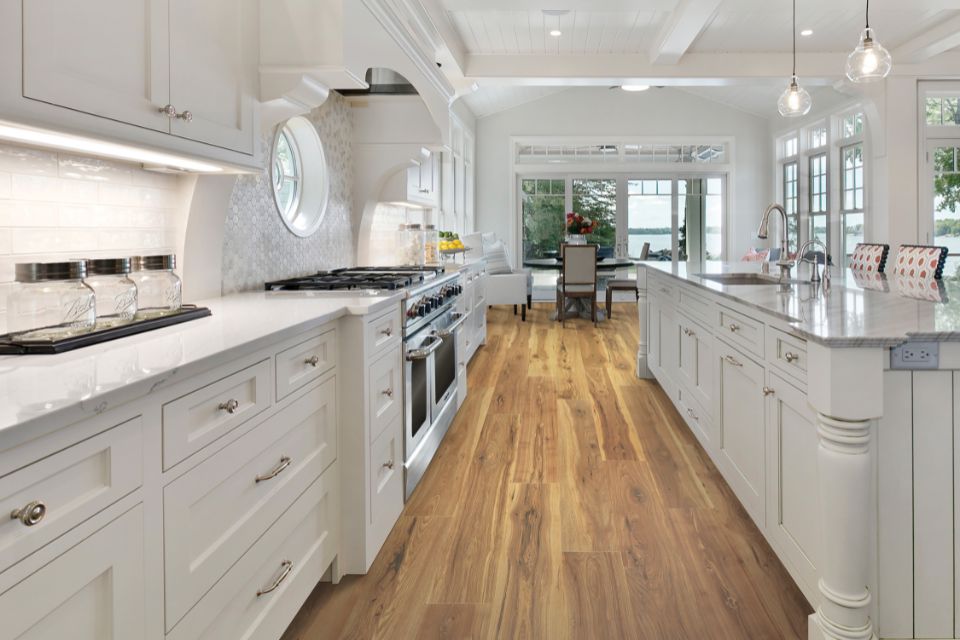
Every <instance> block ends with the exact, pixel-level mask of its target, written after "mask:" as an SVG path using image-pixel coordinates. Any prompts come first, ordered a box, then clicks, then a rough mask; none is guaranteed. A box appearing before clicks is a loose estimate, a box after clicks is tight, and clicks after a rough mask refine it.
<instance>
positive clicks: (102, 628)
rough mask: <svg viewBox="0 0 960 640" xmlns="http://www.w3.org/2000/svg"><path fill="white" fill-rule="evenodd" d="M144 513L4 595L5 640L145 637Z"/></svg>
mask: <svg viewBox="0 0 960 640" xmlns="http://www.w3.org/2000/svg"><path fill="white" fill-rule="evenodd" d="M143 544H144V540H143V508H142V507H139V506H138V507H134V508H133V509H131V510H130V511H128V512H126V513H125V514H124V515H122V516H120V517H119V518H117V519H116V520H113V521H112V522H110V523H109V524H108V525H106V526H105V527H103V528H102V529H100V530H99V531H97V532H96V533H94V534H92V535H90V536H89V537H88V538H86V539H85V540H83V541H82V542H80V543H79V544H77V545H76V546H74V547H72V548H70V549H68V550H67V551H65V552H64V553H63V554H62V555H60V556H58V557H57V558H55V559H54V560H53V561H51V562H50V563H49V564H47V565H45V566H44V567H42V568H41V569H39V570H38V571H35V572H33V573H32V574H30V576H29V577H27V578H26V579H25V580H23V581H22V582H19V583H17V584H16V585H15V586H13V587H12V588H10V589H8V590H7V591H6V592H4V593H2V594H0V619H2V620H3V637H4V638H17V640H49V639H50V638H70V640H103V639H104V638H117V639H120V638H123V640H136V639H137V638H144V637H145V628H144V597H143V594H144V548H143Z"/></svg>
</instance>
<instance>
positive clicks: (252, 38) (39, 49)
mask: <svg viewBox="0 0 960 640" xmlns="http://www.w3.org/2000/svg"><path fill="white" fill-rule="evenodd" d="M18 13H19V15H18ZM257 18H258V5H257V2H256V0H205V1H204V2H192V1H190V0H88V1H87V2H81V3H78V2H74V1H73V0H30V1H29V2H23V3H20V2H16V3H5V5H4V7H3V8H2V9H0V23H3V26H2V27H0V38H4V39H5V38H14V40H13V43H11V42H10V41H9V40H6V42H5V43H4V44H0V47H2V52H0V55H3V56H4V57H5V58H6V59H5V61H4V62H3V63H0V67H2V68H0V72H2V73H3V74H4V76H5V77H9V78H14V77H20V78H21V79H22V85H21V86H14V83H8V84H7V86H6V87H4V88H3V89H2V95H0V119H6V120H14V121H20V122H23V123H25V124H33V125H40V126H44V127H49V128H54V129H59V130H65V131H70V132H76V133H82V134H85V135H102V136H103V137H106V138H109V139H114V140H119V141H123V142H130V143H134V144H145V145H147V146H153V147H159V148H163V149H167V150H171V151H176V152H178V153H186V154H190V155H196V156H203V157H208V158H214V159H218V160H223V161H226V162H232V163H235V164H243V165H253V164H256V158H254V157H252V156H255V155H257V154H256V151H257V150H256V146H257V145H256V141H257V136H258V131H257V129H258V125H257V122H256V112H257V104H256V96H257V65H258V59H257V57H258V55H259V50H258V46H257V42H258V27H257ZM17 27H19V29H17ZM16 31H19V33H16ZM18 41H19V43H20V46H19V47H18V46H16V44H17V42H18ZM11 56H12V57H14V58H16V59H15V60H10V57H11ZM20 56H22V59H19V58H20ZM17 63H19V64H17ZM197 143H199V144H197Z"/></svg>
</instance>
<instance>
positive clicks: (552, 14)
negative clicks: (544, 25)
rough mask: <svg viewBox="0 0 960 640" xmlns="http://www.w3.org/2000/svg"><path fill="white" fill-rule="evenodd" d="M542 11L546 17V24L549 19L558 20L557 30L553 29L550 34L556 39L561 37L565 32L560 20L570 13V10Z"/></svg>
mask: <svg viewBox="0 0 960 640" xmlns="http://www.w3.org/2000/svg"><path fill="white" fill-rule="evenodd" d="M542 11H543V15H544V22H546V19H547V18H556V19H557V27H556V28H555V29H551V30H550V31H549V32H548V33H549V34H550V35H551V36H553V37H554V38H559V37H560V36H562V35H563V31H562V30H561V29H560V18H561V17H563V16H565V15H567V14H568V13H570V10H569V9H543V10H542Z"/></svg>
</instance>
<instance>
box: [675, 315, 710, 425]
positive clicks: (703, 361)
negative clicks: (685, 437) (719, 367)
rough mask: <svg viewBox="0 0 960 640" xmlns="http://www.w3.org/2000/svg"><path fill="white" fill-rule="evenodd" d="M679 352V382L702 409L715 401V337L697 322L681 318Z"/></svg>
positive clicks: (679, 319)
mask: <svg viewBox="0 0 960 640" xmlns="http://www.w3.org/2000/svg"><path fill="white" fill-rule="evenodd" d="M677 320H678V325H677V326H678V328H679V331H680V335H679V337H678V342H679V353H678V354H677V361H678V366H677V369H678V375H677V378H678V379H677V382H679V383H680V384H681V385H683V386H684V387H685V388H686V389H687V391H688V392H689V393H690V395H692V396H693V397H694V398H695V399H696V401H697V402H698V403H700V406H702V407H709V406H711V403H712V402H713V336H712V335H710V333H709V332H708V331H707V330H706V329H704V328H703V327H701V326H700V325H699V324H697V323H696V322H693V321H691V320H689V319H687V318H686V317H684V316H683V315H682V314H678V315H677Z"/></svg>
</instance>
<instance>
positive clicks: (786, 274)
mask: <svg viewBox="0 0 960 640" xmlns="http://www.w3.org/2000/svg"><path fill="white" fill-rule="evenodd" d="M773 211H779V212H780V218H781V220H782V222H783V224H782V225H780V258H779V259H778V260H777V266H778V267H780V280H781V281H786V280H789V279H790V269H791V268H792V267H793V262H792V261H791V260H790V252H789V249H788V248H787V212H786V211H785V210H784V208H783V206H781V205H779V204H777V203H776V202H774V203H773V204H771V205H770V206H769V207H767V210H766V211H764V212H763V217H762V218H760V228H759V229H757V237H758V238H760V239H761V240H766V239H767V236H768V235H769V234H770V213H771V212H773Z"/></svg>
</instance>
